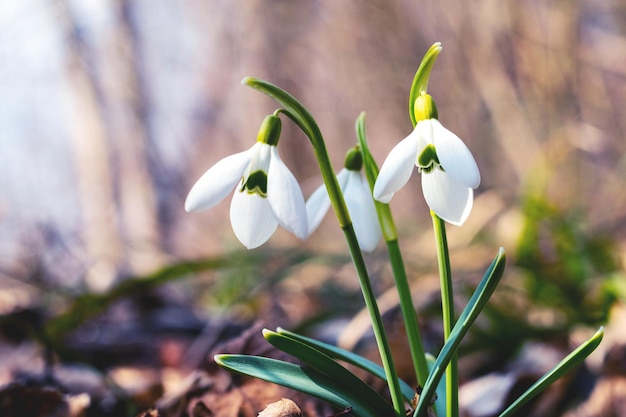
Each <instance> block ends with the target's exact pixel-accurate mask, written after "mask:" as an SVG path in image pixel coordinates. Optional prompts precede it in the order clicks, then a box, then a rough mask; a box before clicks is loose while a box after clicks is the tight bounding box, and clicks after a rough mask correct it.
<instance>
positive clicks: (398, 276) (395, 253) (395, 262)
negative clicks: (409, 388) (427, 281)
mask: <svg viewBox="0 0 626 417" xmlns="http://www.w3.org/2000/svg"><path fill="white" fill-rule="evenodd" d="M387 251H388V252H389V259H390V260H391V269H392V271H393V276H394V279H395V282H396V288H397V289H398V295H399V296H400V309H401V310H402V317H403V319H404V325H405V327H406V334H407V337H408V339H409V349H410V351H411V359H412V360H413V366H414V367H415V374H416V375H417V382H418V383H419V384H420V386H422V387H423V386H424V384H425V383H426V379H427V378H428V363H427V362H426V351H425V350H424V344H423V343H422V335H421V333H420V329H419V324H418V322H417V314H416V312H415V306H414V305H413V298H412V297H411V288H410V287H409V281H408V279H407V277H406V271H405V269H404V262H403V261H402V253H401V252H400V246H399V245H398V240H397V239H395V240H387Z"/></svg>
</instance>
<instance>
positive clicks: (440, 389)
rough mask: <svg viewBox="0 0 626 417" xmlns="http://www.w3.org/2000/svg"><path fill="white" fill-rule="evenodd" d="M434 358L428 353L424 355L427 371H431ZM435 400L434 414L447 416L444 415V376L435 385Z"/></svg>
mask: <svg viewBox="0 0 626 417" xmlns="http://www.w3.org/2000/svg"><path fill="white" fill-rule="evenodd" d="M435 360H436V359H435V357H434V356H433V355H431V354H430V353H427V354H426V363H427V364H428V370H429V371H432V369H433V367H434V366H435ZM435 394H436V396H437V397H436V398H435V412H436V414H437V415H438V416H447V415H448V414H447V413H446V411H447V410H446V402H447V401H446V375H445V374H444V375H443V376H442V377H441V381H439V384H438V385H437V389H436V390H435Z"/></svg>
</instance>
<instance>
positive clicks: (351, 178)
mask: <svg viewBox="0 0 626 417" xmlns="http://www.w3.org/2000/svg"><path fill="white" fill-rule="evenodd" d="M362 165H363V160H362V156H361V151H360V149H359V148H358V147H355V148H352V149H351V150H350V151H348V154H347V155H346V160H345V164H344V168H343V169H342V170H341V171H339V174H337V181H338V182H339V186H340V188H341V191H342V193H343V197H344V199H345V201H346V206H347V207H348V212H349V213H350V217H351V219H352V224H353V225H354V232H355V233H356V238H357V241H358V242H359V246H360V247H361V249H363V250H364V251H367V252H371V251H373V250H374V249H376V245H378V242H379V241H380V237H381V235H382V232H381V230H380V224H379V222H378V217H377V215H376V207H375V206H374V200H373V199H372V193H371V191H370V188H369V185H368V183H367V179H365V176H364V175H363V173H362V172H361V167H362ZM329 208H330V198H329V196H328V192H327V191H326V186H325V185H324V184H322V185H321V186H320V187H319V188H318V189H317V190H315V192H313V194H311V197H309V199H308V200H307V202H306V211H307V216H308V222H309V234H311V233H313V231H314V230H315V229H317V227H318V226H319V225H320V223H321V222H322V219H323V218H324V216H325V215H326V212H327V211H328V209H329Z"/></svg>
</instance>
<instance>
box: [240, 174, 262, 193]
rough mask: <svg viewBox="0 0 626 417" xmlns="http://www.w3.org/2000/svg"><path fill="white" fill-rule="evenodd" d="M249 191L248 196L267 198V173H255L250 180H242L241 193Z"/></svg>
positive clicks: (250, 176)
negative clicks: (256, 195)
mask: <svg viewBox="0 0 626 417" xmlns="http://www.w3.org/2000/svg"><path fill="white" fill-rule="evenodd" d="M244 190H245V191H247V192H248V194H258V195H259V196H260V197H263V198H265V197H267V173H266V172H264V171H255V172H253V173H251V174H250V175H249V176H248V178H247V179H246V178H243V179H242V184H241V189H240V190H239V191H240V192H242V193H243V192H244Z"/></svg>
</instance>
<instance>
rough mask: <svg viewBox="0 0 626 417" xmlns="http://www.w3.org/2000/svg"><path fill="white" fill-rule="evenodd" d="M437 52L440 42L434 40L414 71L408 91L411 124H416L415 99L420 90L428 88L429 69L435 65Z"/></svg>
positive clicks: (439, 48)
mask: <svg viewBox="0 0 626 417" xmlns="http://www.w3.org/2000/svg"><path fill="white" fill-rule="evenodd" d="M439 52H441V43H440V42H436V43H434V44H433V45H432V46H431V47H430V48H428V51H426V53H425V54H424V58H422V62H421V63H420V66H419V68H418V69H417V72H415V77H414V78H413V84H412V85H411V92H410V93H409V116H410V117H411V123H413V126H415V125H416V124H417V121H416V120H415V112H414V111H413V110H414V107H415V99H416V98H417V97H418V96H419V95H420V94H421V93H422V92H426V90H427V89H428V79H429V78H430V71H431V70H432V69H433V65H435V61H436V60H437V56H438V55H439Z"/></svg>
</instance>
